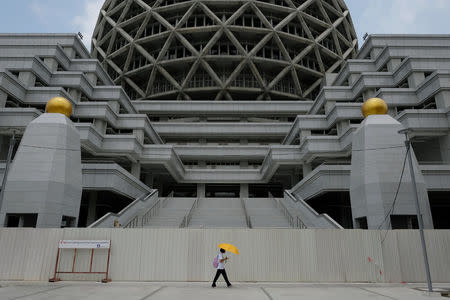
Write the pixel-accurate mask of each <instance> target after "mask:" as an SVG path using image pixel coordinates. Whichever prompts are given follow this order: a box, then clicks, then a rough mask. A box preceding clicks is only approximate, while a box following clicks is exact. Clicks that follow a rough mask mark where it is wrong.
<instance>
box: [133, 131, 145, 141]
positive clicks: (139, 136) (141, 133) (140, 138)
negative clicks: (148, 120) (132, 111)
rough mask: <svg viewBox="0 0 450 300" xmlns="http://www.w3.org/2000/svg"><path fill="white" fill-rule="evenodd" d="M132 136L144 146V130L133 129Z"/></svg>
mask: <svg viewBox="0 0 450 300" xmlns="http://www.w3.org/2000/svg"><path fill="white" fill-rule="evenodd" d="M133 135H134V136H135V137H136V139H137V140H138V141H139V142H140V143H141V144H144V136H145V135H144V130H142V129H133Z"/></svg>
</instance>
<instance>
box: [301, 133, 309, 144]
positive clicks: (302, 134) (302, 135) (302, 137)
mask: <svg viewBox="0 0 450 300" xmlns="http://www.w3.org/2000/svg"><path fill="white" fill-rule="evenodd" d="M310 135H311V130H301V131H300V143H301V142H302V141H303V140H304V139H306V137H308V136H310Z"/></svg>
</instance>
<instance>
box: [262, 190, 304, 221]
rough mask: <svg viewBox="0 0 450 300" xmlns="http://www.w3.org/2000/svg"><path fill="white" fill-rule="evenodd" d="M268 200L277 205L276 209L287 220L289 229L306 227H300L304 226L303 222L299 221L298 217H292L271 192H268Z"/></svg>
mask: <svg viewBox="0 0 450 300" xmlns="http://www.w3.org/2000/svg"><path fill="white" fill-rule="evenodd" d="M269 198H270V199H273V201H275V202H276V203H277V207H278V209H280V210H281V212H282V213H283V215H284V216H285V217H286V218H287V220H288V223H289V225H290V226H291V227H293V228H306V227H302V226H304V225H305V224H303V222H302V221H301V220H300V218H299V217H298V216H294V215H293V214H292V213H291V212H290V211H289V209H288V208H287V207H286V205H285V204H284V203H283V202H282V201H280V199H278V198H275V197H274V196H273V195H272V193H271V192H269Z"/></svg>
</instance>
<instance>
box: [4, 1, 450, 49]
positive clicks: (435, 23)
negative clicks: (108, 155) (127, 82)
mask: <svg viewBox="0 0 450 300" xmlns="http://www.w3.org/2000/svg"><path fill="white" fill-rule="evenodd" d="M0 1H1V2H2V6H1V7H2V9H1V10H0V33H72V32H75V33H77V32H81V33H82V34H83V36H84V39H83V40H84V43H85V44H86V46H87V48H88V49H90V39H91V36H92V31H93V30H94V26H95V23H96V21H97V17H98V13H99V11H100V7H101V6H102V4H103V2H104V0H0ZM346 3H347V5H348V7H349V9H350V13H351V15H352V18H353V22H354V25H355V28H356V32H357V34H358V38H359V40H360V43H359V44H360V46H361V45H362V37H363V36H364V34H365V33H366V32H367V33H369V34H377V33H378V34H382V33H400V34H411V33H416V34H450V0H346Z"/></svg>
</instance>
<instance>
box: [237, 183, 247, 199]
mask: <svg viewBox="0 0 450 300" xmlns="http://www.w3.org/2000/svg"><path fill="white" fill-rule="evenodd" d="M239 197H240V198H248V183H241V187H240V191H239Z"/></svg>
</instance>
